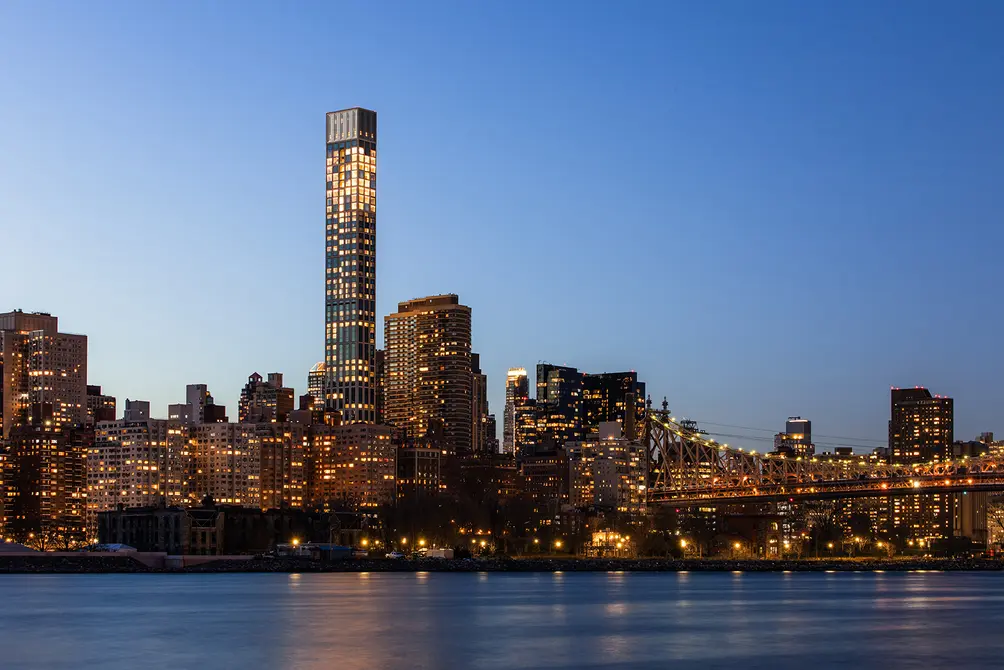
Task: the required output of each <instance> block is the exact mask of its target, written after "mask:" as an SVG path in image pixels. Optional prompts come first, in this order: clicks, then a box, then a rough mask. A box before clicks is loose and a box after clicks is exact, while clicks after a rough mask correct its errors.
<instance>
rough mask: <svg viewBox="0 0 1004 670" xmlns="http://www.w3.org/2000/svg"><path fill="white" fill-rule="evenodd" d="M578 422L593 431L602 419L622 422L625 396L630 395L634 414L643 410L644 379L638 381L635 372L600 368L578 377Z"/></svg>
mask: <svg viewBox="0 0 1004 670" xmlns="http://www.w3.org/2000/svg"><path fill="white" fill-rule="evenodd" d="M582 385H583V387H582V412H583V417H582V424H583V426H584V427H585V428H586V429H588V430H589V431H590V432H596V430H597V427H598V426H599V424H600V423H602V422H604V421H620V422H621V424H622V425H623V422H624V409H625V406H626V404H627V401H628V398H629V397H633V399H634V405H635V418H636V419H637V420H640V419H641V418H642V417H643V416H644V414H645V382H640V381H638V373H637V372H635V371H634V370H632V371H630V372H603V373H600V374H595V375H591V374H586V375H583V377H582Z"/></svg>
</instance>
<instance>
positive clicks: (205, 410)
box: [167, 384, 228, 424]
mask: <svg viewBox="0 0 1004 670" xmlns="http://www.w3.org/2000/svg"><path fill="white" fill-rule="evenodd" d="M167 418H168V420H170V421H179V422H182V423H186V424H201V423H226V422H227V421H228V419H227V408H226V407H224V406H223V405H217V404H216V401H215V400H213V396H212V395H210V393H209V387H208V386H206V385H205V384H189V385H188V386H186V387H185V402H184V403H179V404H175V405H168V407H167Z"/></svg>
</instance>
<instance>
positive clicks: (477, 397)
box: [471, 354, 495, 456]
mask: <svg viewBox="0 0 1004 670" xmlns="http://www.w3.org/2000/svg"><path fill="white" fill-rule="evenodd" d="M471 376H472V378H473V384H472V387H471V389H472V393H471V406H472V415H471V451H473V452H474V453H475V454H476V455H478V456H485V455H487V453H488V451H489V450H488V375H486V374H484V373H483V372H482V371H481V356H479V355H478V354H471ZM491 437H495V436H494V435H492V436H491Z"/></svg>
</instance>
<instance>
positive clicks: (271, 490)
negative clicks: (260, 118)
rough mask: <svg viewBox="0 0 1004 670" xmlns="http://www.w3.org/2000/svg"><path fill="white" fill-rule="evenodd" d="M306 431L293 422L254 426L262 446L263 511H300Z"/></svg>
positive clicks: (301, 505)
mask: <svg viewBox="0 0 1004 670" xmlns="http://www.w3.org/2000/svg"><path fill="white" fill-rule="evenodd" d="M306 430H307V429H306V427H305V426H303V425H301V424H298V423H294V422H284V423H259V424H256V425H255V432H256V433H257V438H258V443H259V444H260V445H261V446H260V450H261V468H260V470H261V485H260V488H261V508H262V509H279V508H301V507H303V503H304V480H305V472H304V469H305V457H304V452H305V442H306Z"/></svg>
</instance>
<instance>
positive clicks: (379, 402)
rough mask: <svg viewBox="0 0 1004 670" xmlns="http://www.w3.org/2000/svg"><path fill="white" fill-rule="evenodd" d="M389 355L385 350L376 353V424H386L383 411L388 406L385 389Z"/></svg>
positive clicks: (378, 350)
mask: <svg viewBox="0 0 1004 670" xmlns="http://www.w3.org/2000/svg"><path fill="white" fill-rule="evenodd" d="M386 361H387V355H386V352H385V351H384V350H383V349H377V351H376V367H375V369H376V416H377V420H376V422H377V423H378V424H381V425H382V424H384V423H385V421H384V418H383V411H384V407H385V406H386V396H385V395H384V389H385V386H386V384H387V365H386Z"/></svg>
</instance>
